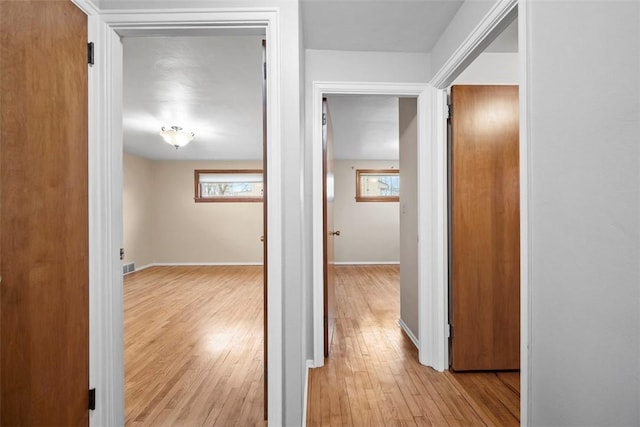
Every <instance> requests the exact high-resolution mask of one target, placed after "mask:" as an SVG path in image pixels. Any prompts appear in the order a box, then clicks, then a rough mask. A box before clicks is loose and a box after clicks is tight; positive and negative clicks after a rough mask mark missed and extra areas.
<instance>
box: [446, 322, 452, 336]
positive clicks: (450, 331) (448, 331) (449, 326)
mask: <svg viewBox="0 0 640 427" xmlns="http://www.w3.org/2000/svg"><path fill="white" fill-rule="evenodd" d="M447 338H453V326H452V325H447Z"/></svg>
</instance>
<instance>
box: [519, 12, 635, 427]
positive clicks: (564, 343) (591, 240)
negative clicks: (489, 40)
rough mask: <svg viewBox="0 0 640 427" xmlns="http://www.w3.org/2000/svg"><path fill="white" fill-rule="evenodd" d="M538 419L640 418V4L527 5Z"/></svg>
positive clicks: (617, 421)
mask: <svg viewBox="0 0 640 427" xmlns="http://www.w3.org/2000/svg"><path fill="white" fill-rule="evenodd" d="M525 5H526V8H527V10H526V12H527V13H526V15H527V16H526V17H527V18H528V20H527V24H528V25H529V43H528V44H527V46H526V48H527V49H528V64H527V73H528V78H527V83H528V87H527V92H526V97H527V100H528V108H529V114H528V120H529V129H530V140H529V144H528V149H529V179H530V182H529V209H528V215H529V229H530V241H529V251H530V253H529V263H530V272H529V287H530V301H529V304H530V310H531V323H530V328H531V329H530V330H531V337H530V374H531V379H530V380H531V384H530V403H531V406H530V414H529V415H530V424H531V425H537V426H538V425H539V426H549V425H554V426H577V425H591V426H596V425H600V426H602V425H608V426H614V425H616V426H631V425H636V426H637V425H640V413H639V408H640V396H639V393H640V379H639V378H640V342H639V338H640V268H639V267H638V266H639V259H640V258H639V256H640V225H639V223H640V197H639V194H640V144H639V138H640V123H639V122H640V105H639V104H640V3H639V2H637V1H588V2H587V1H580V2H569V1H567V2H558V1H554V2H536V1H533V2H527V3H525Z"/></svg>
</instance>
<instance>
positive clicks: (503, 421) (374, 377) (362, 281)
mask: <svg viewBox="0 0 640 427" xmlns="http://www.w3.org/2000/svg"><path fill="white" fill-rule="evenodd" d="M336 274H337V278H336V316H337V319H336V332H335V336H334V339H333V343H332V346H331V354H330V357H329V358H328V359H326V361H325V366H324V367H322V368H318V369H312V370H311V372H310V374H309V393H308V401H307V405H308V407H307V412H308V416H307V425H308V426H484V425H488V426H517V425H519V400H520V392H519V389H520V386H519V373H517V372H507V373H499V374H495V373H452V372H448V371H447V372H444V373H439V372H436V371H434V370H433V369H431V368H427V367H424V366H422V365H420V364H419V363H418V357H417V350H416V349H415V347H414V346H413V344H412V343H411V341H410V340H409V339H408V338H407V337H406V336H405V335H404V333H403V332H402V331H401V329H400V327H399V326H398V323H397V321H398V318H399V306H400V303H399V268H398V266H338V267H336Z"/></svg>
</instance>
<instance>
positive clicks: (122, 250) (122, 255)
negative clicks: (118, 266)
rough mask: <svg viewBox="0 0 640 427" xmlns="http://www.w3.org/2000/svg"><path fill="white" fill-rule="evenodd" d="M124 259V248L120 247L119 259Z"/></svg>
mask: <svg viewBox="0 0 640 427" xmlns="http://www.w3.org/2000/svg"><path fill="white" fill-rule="evenodd" d="M123 259H124V248H120V261H122V260H123Z"/></svg>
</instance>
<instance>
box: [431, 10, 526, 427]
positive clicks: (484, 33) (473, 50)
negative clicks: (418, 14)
mask: <svg viewBox="0 0 640 427" xmlns="http://www.w3.org/2000/svg"><path fill="white" fill-rule="evenodd" d="M529 4H530V2H529V1H526V0H497V1H496V2H495V3H494V5H493V7H492V8H491V9H490V10H489V11H488V12H487V14H486V15H485V16H484V18H483V19H482V21H481V22H480V23H479V24H478V26H477V27H476V28H475V29H474V30H473V31H472V32H471V33H470V34H469V36H468V37H467V38H466V39H465V40H464V41H463V42H462V44H461V45H460V46H459V47H458V49H457V50H456V51H455V52H454V53H453V54H452V55H451V57H450V58H449V59H448V60H447V61H446V62H445V64H444V65H443V66H442V67H441V68H440V70H438V71H437V72H436V73H435V75H434V77H433V78H432V79H431V82H430V83H431V85H432V86H433V87H434V88H435V89H437V91H438V92H439V93H441V95H442V96H444V92H445V90H446V89H447V88H448V86H450V85H451V83H453V81H454V80H455V78H456V77H458V76H459V75H460V73H461V72H462V71H464V69H465V68H467V66H468V65H469V64H471V62H473V60H474V59H475V58H476V57H477V56H478V55H479V54H480V53H482V51H483V50H484V49H485V48H486V47H487V46H488V45H489V44H490V43H491V41H493V40H494V39H495V37H496V36H497V35H499V34H500V33H501V32H502V31H503V30H504V29H505V28H506V27H507V26H508V25H509V24H510V23H511V22H512V21H513V20H514V19H517V20H518V61H519V99H520V100H519V104H520V141H519V142H520V158H519V162H520V424H521V425H522V426H527V425H528V422H529V419H528V414H529V409H530V405H531V402H530V401H529V396H530V388H529V387H530V384H531V381H530V374H531V369H530V366H529V352H530V345H529V343H530V341H529V340H530V324H531V320H530V318H529V313H530V310H529V301H530V288H529V283H530V280H529V253H530V252H529V203H528V198H529V185H530V184H529V182H530V181H529V158H530V156H529V141H530V137H529V135H530V129H529V121H528V108H527V107H528V95H527V94H528V89H527V88H528V69H529V63H530V61H529V58H528V43H529V40H530V38H529V36H528V8H529ZM446 117H447V112H446V110H445V108H444V105H442V104H438V109H437V110H436V111H435V116H434V118H433V120H434V122H435V123H436V126H437V127H438V128H443V130H444V127H445V125H446ZM438 138H440V143H445V144H446V138H447V134H446V132H438ZM443 286H445V287H446V286H448V285H447V284H446V283H444V284H443ZM446 311H447V315H448V306H447V307H446ZM443 345H445V346H447V347H448V342H446V341H445V342H444V343H443Z"/></svg>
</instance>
